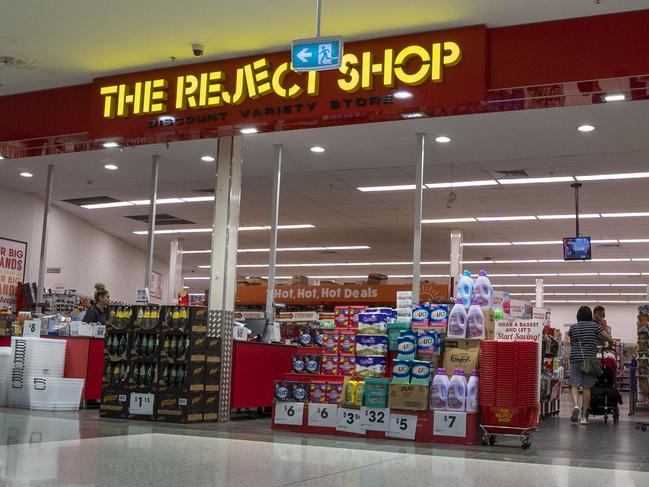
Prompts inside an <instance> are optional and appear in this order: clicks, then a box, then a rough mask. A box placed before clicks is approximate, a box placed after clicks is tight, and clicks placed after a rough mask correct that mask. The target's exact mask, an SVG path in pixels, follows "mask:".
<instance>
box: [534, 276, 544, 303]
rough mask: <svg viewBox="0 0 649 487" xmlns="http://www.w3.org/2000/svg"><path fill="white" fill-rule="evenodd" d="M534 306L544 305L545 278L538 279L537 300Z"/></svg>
mask: <svg viewBox="0 0 649 487" xmlns="http://www.w3.org/2000/svg"><path fill="white" fill-rule="evenodd" d="M534 307H536V308H542V307H543V279H537V280H536V302H535V303H534Z"/></svg>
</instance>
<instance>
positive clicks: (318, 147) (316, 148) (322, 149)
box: [309, 145, 325, 153]
mask: <svg viewBox="0 0 649 487" xmlns="http://www.w3.org/2000/svg"><path fill="white" fill-rule="evenodd" d="M309 150H310V151H311V152H317V153H321V152H324V151H325V148H324V147H320V146H319V145H314V146H313V147H311V148H310V149H309Z"/></svg>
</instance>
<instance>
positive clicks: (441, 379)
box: [430, 368, 449, 411]
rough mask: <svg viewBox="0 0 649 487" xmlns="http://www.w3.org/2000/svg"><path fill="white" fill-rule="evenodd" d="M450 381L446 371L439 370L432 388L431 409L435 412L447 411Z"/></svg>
mask: <svg viewBox="0 0 649 487" xmlns="http://www.w3.org/2000/svg"><path fill="white" fill-rule="evenodd" d="M448 385H449V380H448V377H447V376H446V370H445V369H443V368H440V369H437V374H436V375H435V378H434V379H433V383H432V385H431V387H430V408H431V409H433V410H435V411H445V410H446V396H447V394H448Z"/></svg>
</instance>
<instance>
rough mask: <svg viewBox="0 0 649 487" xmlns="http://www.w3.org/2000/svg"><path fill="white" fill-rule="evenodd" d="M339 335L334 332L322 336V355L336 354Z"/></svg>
mask: <svg viewBox="0 0 649 487" xmlns="http://www.w3.org/2000/svg"><path fill="white" fill-rule="evenodd" d="M339 340H340V335H339V334H338V333H336V332H330V331H327V332H325V333H323V334H322V346H323V347H324V353H338V346H339Z"/></svg>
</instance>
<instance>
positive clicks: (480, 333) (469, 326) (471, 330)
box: [466, 297, 485, 339]
mask: <svg viewBox="0 0 649 487" xmlns="http://www.w3.org/2000/svg"><path fill="white" fill-rule="evenodd" d="M466 337H467V338H475V339H484V338H485V329H484V314H483V313H482V308H481V307H480V306H479V304H478V298H475V297H474V298H473V303H472V304H471V307H470V308H469V312H468V314H467V318H466Z"/></svg>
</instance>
